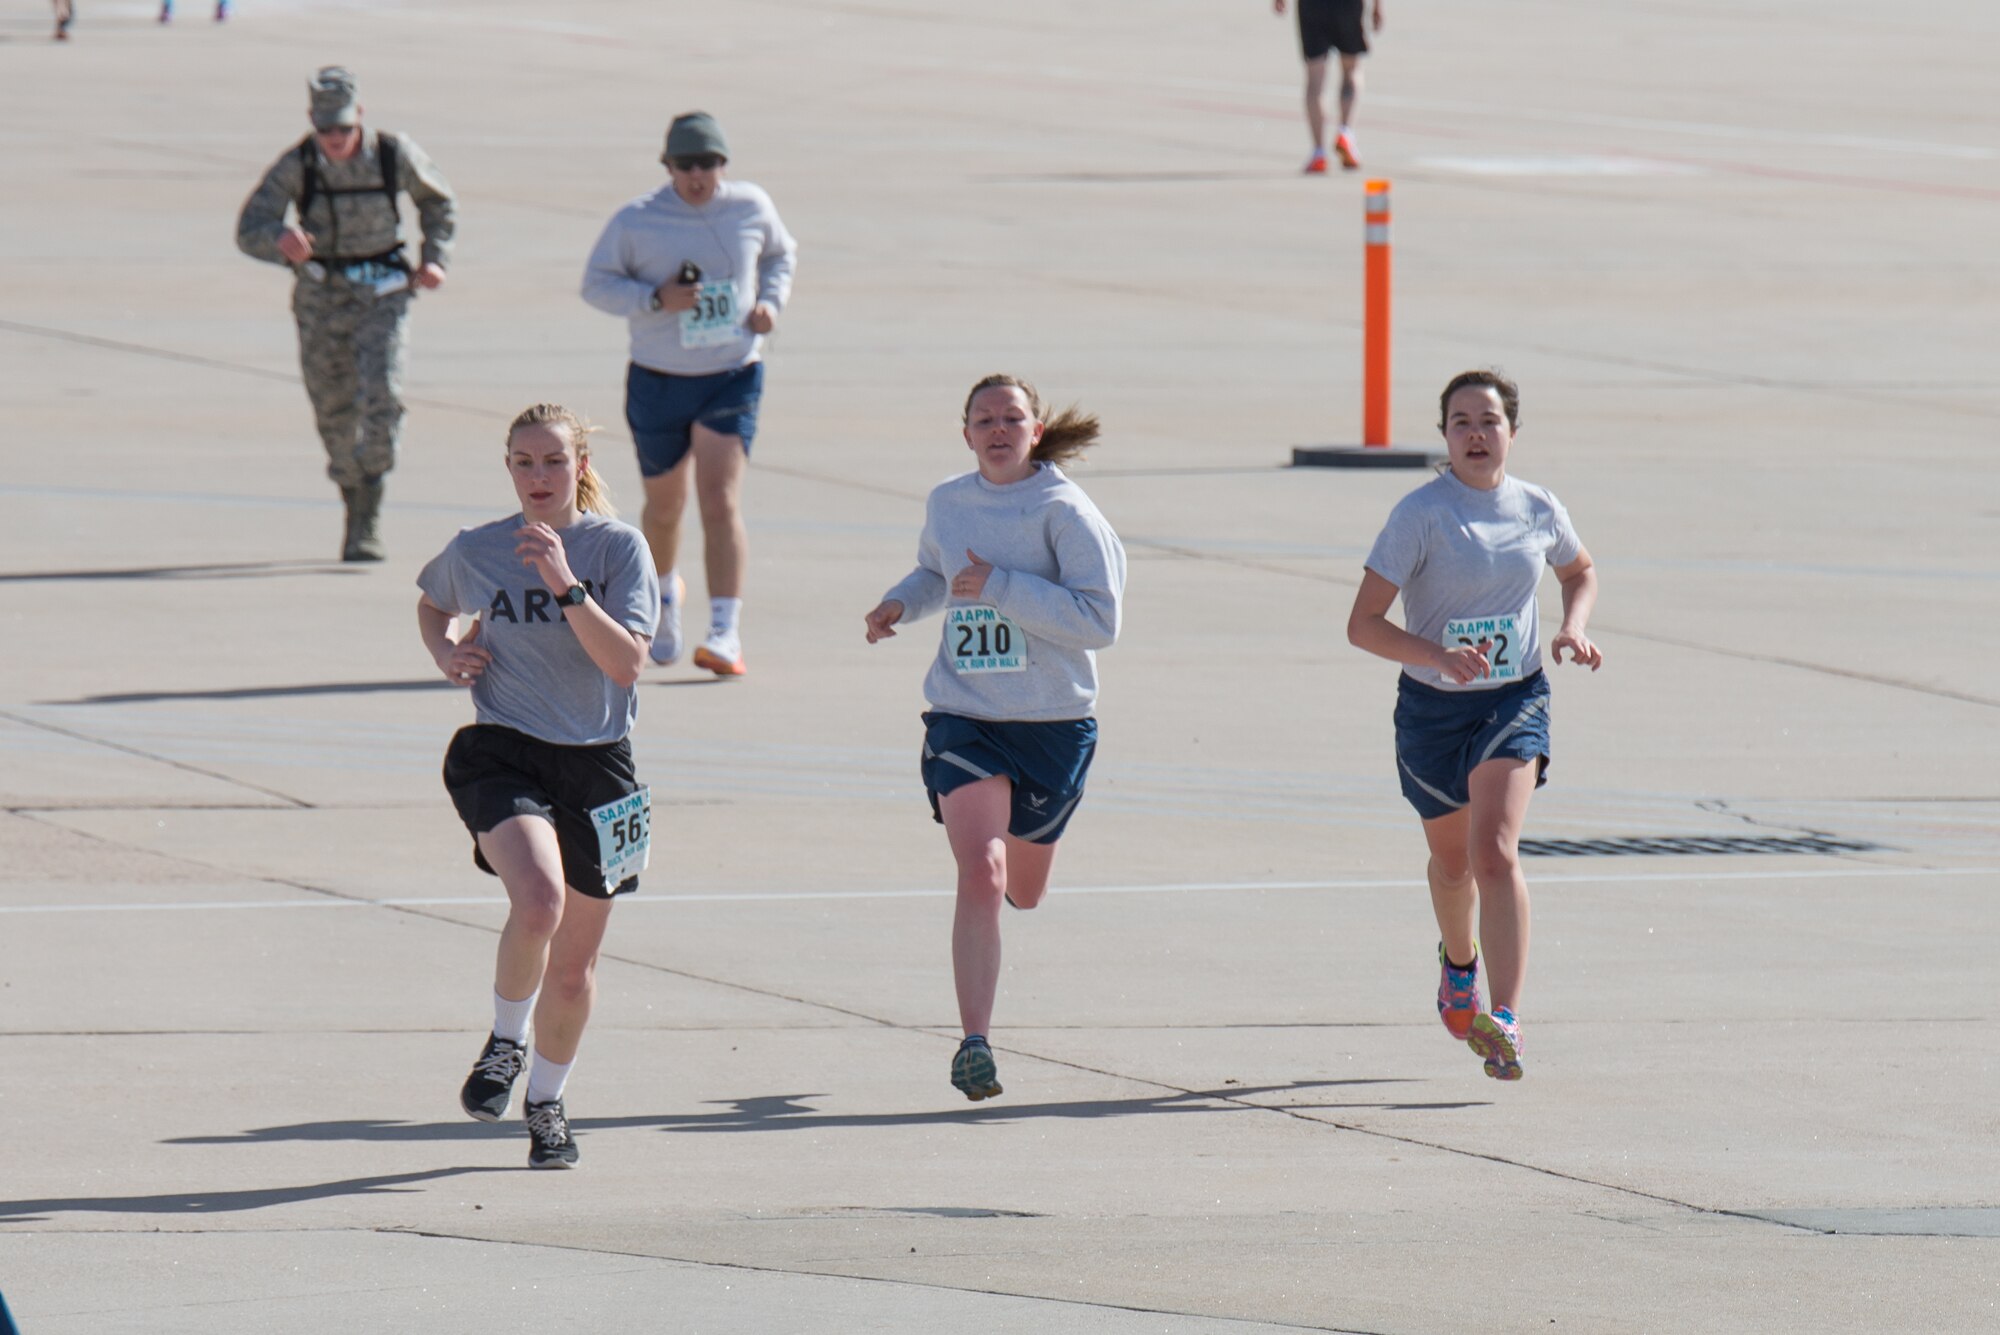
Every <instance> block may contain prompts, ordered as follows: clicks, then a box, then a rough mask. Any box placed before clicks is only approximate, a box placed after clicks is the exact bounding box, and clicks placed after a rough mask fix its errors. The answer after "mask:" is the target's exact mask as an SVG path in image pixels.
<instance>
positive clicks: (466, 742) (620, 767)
mask: <svg viewBox="0 0 2000 1335" xmlns="http://www.w3.org/2000/svg"><path fill="white" fill-rule="evenodd" d="M507 472H508V475H509V476H510V477H511V478H512V479H513V482H514V491H515V494H516V495H517V496H518V497H519V498H520V501H521V510H520V513H518V514H513V515H509V516H507V517H506V518H504V519H499V520H496V521H494V522H493V523H490V524H481V525H479V526H477V527H475V528H468V529H463V530H461V531H460V532H459V534H458V536H457V537H455V538H453V539H452V540H451V542H450V543H449V544H448V545H447V546H446V547H445V549H444V551H442V552H440V553H439V554H438V555H437V556H436V557H435V558H434V559H433V560H432V561H431V563H430V564H429V565H427V566H425V567H424V569H423V573H422V574H420V575H419V576H418V577H417V584H418V586H419V587H420V588H422V589H423V596H422V597H421V598H419V599H418V601H417V626H418V629H419V630H420V631H421V632H422V634H423V640H424V647H425V648H426V649H428V650H429V651H430V654H431V658H432V659H433V660H435V661H436V663H437V665H438V670H439V671H441V672H443V673H444V675H445V679H446V680H447V681H450V682H451V683H452V684H453V685H456V686H464V687H468V688H470V690H471V692H472V702H473V705H474V708H475V709H476V711H477V720H478V721H477V722H475V723H473V724H471V725H470V726H468V727H464V728H461V729H459V731H458V734H457V735H456V736H454V737H453V738H452V739H451V747H450V749H449V750H448V751H446V753H445V758H444V782H445V788H446V790H447V791H449V792H450V793H451V800H452V805H453V806H455V807H457V808H458V814H459V818H460V819H461V820H463V821H464V822H465V828H466V830H467V831H468V832H470V834H471V835H472V838H473V860H474V862H476V863H477V864H478V866H479V867H480V868H481V870H484V871H488V872H492V873H494V874H495V875H497V876H498V877H499V878H500V883H501V884H502V885H503V886H505V887H506V890H507V925H506V926H505V927H503V928H502V929H501V931H500V946H499V957H498V960H497V962H496V963H495V966H494V974H493V1033H492V1035H491V1036H490V1037H489V1038H488V1039H487V1041H486V1047H485V1049H484V1050H483V1051H482V1052H481V1053H480V1054H479V1060H478V1061H477V1062H476V1063H474V1065H473V1068H472V1074H471V1075H470V1076H468V1077H466V1081H465V1086H464V1088H463V1089H462V1090H460V1092H459V1103H460V1105H461V1106H463V1107H464V1109H465V1111H466V1112H467V1113H468V1114H469V1115H470V1116H473V1117H476V1118H478V1119H479V1120H480V1121H482V1122H497V1121H499V1120H500V1119H501V1118H502V1117H505V1116H506V1115H507V1105H508V1103H509V1102H510V1101H511V1099H512V1097H513V1089H514V1081H515V1080H516V1079H517V1078H518V1077H519V1076H520V1074H521V1070H522V1068H523V1067H524V1066H525V1065H527V1057H528V1028H529V1022H530V1018H531V1017H532V1020H533V1025H534V1032H535V1039H534V1053H535V1060H534V1069H533V1070H531V1071H530V1072H529V1073H528V1090H527V1099H526V1103H525V1105H524V1109H523V1111H524V1113H525V1115H526V1117H527V1122H528V1133H529V1137H530V1140H529V1146H528V1163H529V1165H530V1166H531V1167H534V1168H568V1167H569V1166H571V1165H572V1164H574V1163H575V1162H576V1158H577V1148H576V1139H575V1137H574V1136H572V1135H571V1134H570V1128H569V1117H568V1114H567V1113H566V1111H565V1110H564V1107H563V1099H562V1095H563V1086H564V1082H565V1081H566V1080H567V1079H568V1078H569V1068H570V1064H571V1063H572V1062H573V1061H575V1060H576V1051H577V1046H578V1044H579V1043H581V1042H582V1039H583V1028H584V1025H585V1024H586V1023H587V1022H588V1021H589V1019H590V1006H591V1001H592V999H593V998H594V996H595V994H596V967H597V951H598V947H599V945H600V944H601V943H602V942H603V940H604V928H605V924H606V923H607V922H609V921H610V917H611V901H612V897H613V896H614V895H620V894H625V893H627V892H629V891H632V890H635V889H637V888H638V885H639V872H640V871H641V870H642V869H643V868H644V866H645V864H646V853H647V849H648V847H649V843H650V838H651V823H650V822H651V808H650V806H649V802H648V793H647V790H646V789H645V788H643V787H641V786H640V784H639V781H638V778H637V776H636V775H635V774H634V772H633V767H632V743H631V732H632V724H633V721H634V719H635V718H636V717H637V716H638V709H639V700H638V695H637V693H636V691H635V689H634V687H635V685H636V683H637V682H638V680H639V672H640V669H642V668H643V667H644V666H645V664H646V650H647V647H648V646H649V645H650V644H651V643H652V638H653V630H654V626H655V623H656V621H657V619H658V617H659V613H660V585H659V579H658V577H657V576H656V575H655V574H654V573H653V562H652V559H651V557H650V556H649V555H648V553H647V550H646V539H645V537H644V536H643V535H642V534H641V533H640V532H639V530H638V529H636V528H633V527H632V526H631V525H629V524H621V523H619V522H618V521H617V520H616V519H615V518H613V517H612V510H611V505H610V501H609V500H608V498H607V497H606V496H605V493H604V485H603V482H602V481H601V480H600V479H599V477H598V475H597V472H596V470H595V469H593V468H591V466H590V443H589V434H588V428H586V427H585V426H584V425H583V423H582V422H581V421H579V420H578V419H577V417H576V415H575V414H573V413H571V412H570V411H569V410H568V409H566V408H562V407H559V406H557V405H555V404H549V403H543V404H537V405H535V406H534V407H532V408H529V409H527V410H526V411H525V412H523V413H521V415H520V416H518V417H516V418H515V419H514V422H513V425H512V426H511V427H509V428H508V431H507ZM454 617H457V618H459V624H460V626H461V633H460V635H459V636H458V637H457V638H456V639H453V638H452V636H451V634H450V630H451V623H452V619H453V618H454ZM473 617H477V618H478V620H476V621H471V618H473ZM468 622H469V623H470V628H469V629H465V627H466V626H467V624H468ZM538 998H539V999H538Z"/></svg>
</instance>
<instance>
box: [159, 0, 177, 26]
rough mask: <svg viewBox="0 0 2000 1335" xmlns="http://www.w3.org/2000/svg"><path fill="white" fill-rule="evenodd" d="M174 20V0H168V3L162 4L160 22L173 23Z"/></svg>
mask: <svg viewBox="0 0 2000 1335" xmlns="http://www.w3.org/2000/svg"><path fill="white" fill-rule="evenodd" d="M173 21H174V6H173V0H167V3H166V4H163V5H161V6H160V22H162V23H172V22H173Z"/></svg>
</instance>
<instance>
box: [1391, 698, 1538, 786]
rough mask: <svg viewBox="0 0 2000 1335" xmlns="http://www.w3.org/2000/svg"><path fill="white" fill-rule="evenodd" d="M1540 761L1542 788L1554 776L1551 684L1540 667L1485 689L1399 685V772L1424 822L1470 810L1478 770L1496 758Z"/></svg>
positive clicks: (1397, 746) (1397, 739) (1397, 723)
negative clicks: (1474, 774)
mask: <svg viewBox="0 0 2000 1335" xmlns="http://www.w3.org/2000/svg"><path fill="white" fill-rule="evenodd" d="M1503 758H1511V759H1515V760H1532V761H1536V762H1538V763H1539V768H1538V769H1537V770H1536V772H1535V786H1536V787H1537V788H1539V787H1541V786H1542V785H1543V784H1545V783H1547V782H1548V781H1549V682H1548V676H1547V674H1546V673H1542V672H1537V673H1535V674H1534V675H1533V676H1531V677H1527V678H1524V679H1522V680H1521V681H1517V682H1509V683H1508V684H1507V685H1505V686H1495V687H1493V688H1492V689H1490V690H1482V691H1441V690H1439V689H1438V688H1437V687H1435V686H1426V685H1424V683H1422V682H1420V681H1413V680H1411V678H1410V677H1409V675H1408V674H1407V673H1406V674H1404V675H1403V676H1401V677H1400V678H1398V679H1397V683H1396V773H1397V776H1398V777H1399V778H1401V779H1402V781H1403V796H1404V797H1406V798H1408V799H1409V801H1410V805H1411V806H1413V807H1415V808H1416V809H1417V814H1418V815H1419V816H1421V817H1423V818H1424V819H1425V820H1436V819H1437V818H1438V817H1440V816H1449V815H1451V813H1452V812H1454V811H1460V810H1463V809H1464V807H1465V805H1466V804H1467V803H1468V802H1470V801H1471V800H1472V796H1471V781H1472V771H1473V770H1475V769H1477V768H1479V766H1481V765H1483V764H1485V763H1486V762H1487V761H1489V760H1497V759H1503Z"/></svg>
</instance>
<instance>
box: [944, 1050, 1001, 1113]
mask: <svg viewBox="0 0 2000 1335" xmlns="http://www.w3.org/2000/svg"><path fill="white" fill-rule="evenodd" d="M951 1083H952V1086H953V1088H955V1089H957V1090H958V1092H959V1093H961V1094H963V1095H965V1097H967V1098H968V1099H971V1100H972V1101H973V1102H974V1103H977V1102H979V1101H980V1100H981V1099H990V1098H992V1097H993V1096H994V1095H995V1094H998V1093H999V1092H1000V1071H999V1068H997V1067H996V1066H994V1064H993V1049H992V1048H989V1047H987V1046H986V1036H985V1035H984V1034H967V1035H966V1037H965V1041H964V1042H963V1043H960V1044H959V1045H958V1052H957V1054H956V1055H954V1056H953V1057H952V1059H951Z"/></svg>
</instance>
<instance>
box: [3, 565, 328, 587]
mask: <svg viewBox="0 0 2000 1335" xmlns="http://www.w3.org/2000/svg"><path fill="white" fill-rule="evenodd" d="M366 573H367V569H366V567H363V566H358V565H352V564H348V563H345V562H341V561H333V560H327V561H230V562H218V563H214V564H210V565H198V566H126V567H124V568H122V569H117V570H13V571H0V584H28V583H43V582H46V583H65V582H69V581H74V580H114V579H273V578H282V577H284V576H287V575H363V574H366Z"/></svg>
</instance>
